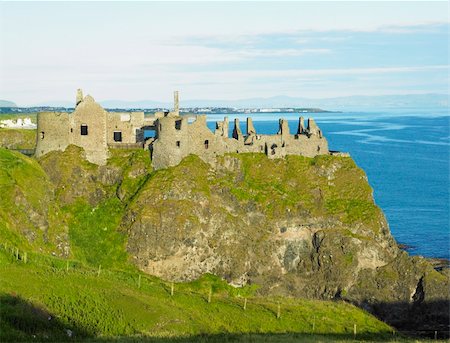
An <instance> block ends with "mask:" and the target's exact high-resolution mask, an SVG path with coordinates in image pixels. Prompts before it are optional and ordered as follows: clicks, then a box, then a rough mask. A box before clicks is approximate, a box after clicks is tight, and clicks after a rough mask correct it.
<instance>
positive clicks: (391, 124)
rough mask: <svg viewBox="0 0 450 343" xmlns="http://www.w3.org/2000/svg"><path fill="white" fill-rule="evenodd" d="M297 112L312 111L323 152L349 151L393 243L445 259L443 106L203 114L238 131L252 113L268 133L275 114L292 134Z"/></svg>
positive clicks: (447, 143)
mask: <svg viewBox="0 0 450 343" xmlns="http://www.w3.org/2000/svg"><path fill="white" fill-rule="evenodd" d="M299 115H302V116H304V117H305V118H308V117H312V118H314V119H315V121H316V123H317V124H318V125H319V127H320V128H321V130H322V132H323V134H324V136H325V137H326V138H327V140H328V145H329V149H330V150H338V151H343V152H349V153H350V155H351V156H352V158H353V159H354V160H355V162H356V163H357V165H358V166H359V167H361V168H362V169H363V170H364V171H365V172H366V174H367V176H368V179H369V183H370V185H371V186H372V188H373V193H374V198H375V202H376V203H377V205H378V206H380V207H381V209H382V210H383V211H384V213H385V215H386V217H387V220H388V222H389V226H390V229H391V232H392V234H393V236H394V237H395V239H396V241H397V242H398V243H400V244H402V245H404V246H405V247H406V249H407V250H408V252H409V253H410V254H412V255H422V256H425V257H433V258H445V259H449V258H450V218H449V198H450V191H449V188H450V187H449V182H450V181H449V180H450V178H449V176H450V175H449V166H450V157H449V156H450V154H449V152H450V132H449V127H450V125H449V124H450V115H449V112H448V109H446V108H438V109H429V108H427V109H411V108H409V109H386V110H379V111H370V112H358V111H355V112H340V113H302V114H299V113H261V114H254V113H253V114H251V115H246V114H242V115H241V114H239V115H236V114H228V115H208V119H207V120H208V126H209V127H210V128H211V129H212V130H213V129H214V127H215V122H216V121H218V120H223V117H224V116H228V118H229V120H230V126H231V127H230V131H231V130H232V129H233V124H232V121H233V119H234V118H239V120H240V122H241V130H242V131H243V132H245V128H246V124H245V121H246V117H247V116H251V117H252V118H253V123H254V126H255V129H256V131H257V132H258V133H261V134H275V133H276V132H277V131H278V120H279V118H284V119H286V120H288V122H289V127H290V130H291V133H295V132H296V130H297V126H298V118H299Z"/></svg>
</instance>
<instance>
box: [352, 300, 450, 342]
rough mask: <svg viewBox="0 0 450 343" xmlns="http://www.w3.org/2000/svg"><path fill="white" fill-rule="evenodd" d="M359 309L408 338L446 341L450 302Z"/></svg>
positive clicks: (385, 304) (365, 305) (449, 331)
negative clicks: (366, 311)
mask: <svg viewBox="0 0 450 343" xmlns="http://www.w3.org/2000/svg"><path fill="white" fill-rule="evenodd" d="M360 307H362V308H364V309H365V310H368V311H369V312H370V313H372V314H373V315H375V316H376V317H377V318H380V319H381V320H383V321H384V322H386V323H388V324H389V325H391V326H392V327H394V328H396V329H397V330H398V331H399V332H402V333H403V334H405V335H408V336H414V337H423V338H432V339H434V338H438V339H448V338H449V337H450V301H449V300H446V299H443V300H435V301H424V300H423V298H421V299H418V300H417V301H413V302H410V303H409V302H377V303H372V304H369V303H363V304H361V305H360Z"/></svg>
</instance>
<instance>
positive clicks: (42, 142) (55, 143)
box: [35, 112, 70, 157]
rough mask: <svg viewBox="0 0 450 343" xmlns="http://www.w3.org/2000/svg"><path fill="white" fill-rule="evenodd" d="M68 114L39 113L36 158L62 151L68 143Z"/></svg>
mask: <svg viewBox="0 0 450 343" xmlns="http://www.w3.org/2000/svg"><path fill="white" fill-rule="evenodd" d="M69 131H70V127H69V114H68V113H55V112H41V113H39V114H38V121H37V135H36V153H35V154H36V157H40V156H42V155H45V154H46V153H48V152H50V151H54V150H59V151H64V150H65V149H66V147H67V146H68V145H69V144H70V141H69Z"/></svg>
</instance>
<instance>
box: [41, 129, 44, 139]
mask: <svg viewBox="0 0 450 343" xmlns="http://www.w3.org/2000/svg"><path fill="white" fill-rule="evenodd" d="M41 139H44V131H41Z"/></svg>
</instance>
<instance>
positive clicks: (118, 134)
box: [113, 131, 122, 142]
mask: <svg viewBox="0 0 450 343" xmlns="http://www.w3.org/2000/svg"><path fill="white" fill-rule="evenodd" d="M113 138H114V142H122V132H121V131H114V137H113Z"/></svg>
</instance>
